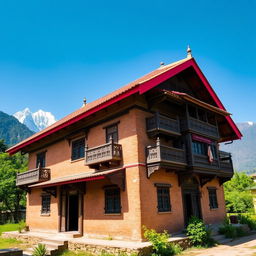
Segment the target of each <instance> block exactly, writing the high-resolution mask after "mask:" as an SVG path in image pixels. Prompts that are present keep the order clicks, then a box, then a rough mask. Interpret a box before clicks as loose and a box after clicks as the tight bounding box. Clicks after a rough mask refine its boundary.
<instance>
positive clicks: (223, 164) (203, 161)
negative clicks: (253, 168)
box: [193, 151, 233, 173]
mask: <svg viewBox="0 0 256 256" xmlns="http://www.w3.org/2000/svg"><path fill="white" fill-rule="evenodd" d="M193 166H195V167H202V168H206V169H215V170H221V171H224V172H231V173H232V172H233V164H232V158H231V154H230V153H227V152H224V151H219V158H218V159H213V161H212V162H210V161H209V158H208V156H204V155H197V154H193Z"/></svg>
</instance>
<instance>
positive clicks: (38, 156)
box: [36, 151, 46, 168]
mask: <svg viewBox="0 0 256 256" xmlns="http://www.w3.org/2000/svg"><path fill="white" fill-rule="evenodd" d="M42 156H43V164H41V159H40V158H41V157H42ZM39 163H40V168H44V167H45V166H46V151H42V152H39V153H37V154H36V168H38V166H39Z"/></svg>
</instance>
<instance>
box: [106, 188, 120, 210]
mask: <svg viewBox="0 0 256 256" xmlns="http://www.w3.org/2000/svg"><path fill="white" fill-rule="evenodd" d="M105 213H106V214H115V213H121V196H120V188H119V187H117V186H115V187H106V188H105Z"/></svg>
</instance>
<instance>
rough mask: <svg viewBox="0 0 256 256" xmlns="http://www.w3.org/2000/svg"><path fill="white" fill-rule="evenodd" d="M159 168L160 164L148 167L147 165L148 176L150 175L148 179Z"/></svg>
mask: <svg viewBox="0 0 256 256" xmlns="http://www.w3.org/2000/svg"><path fill="white" fill-rule="evenodd" d="M159 169H160V165H154V166H148V167H147V177H148V179H149V178H150V176H151V175H152V174H153V173H154V172H155V171H158V170H159Z"/></svg>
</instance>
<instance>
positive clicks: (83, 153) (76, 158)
mask: <svg viewBox="0 0 256 256" xmlns="http://www.w3.org/2000/svg"><path fill="white" fill-rule="evenodd" d="M79 141H83V150H82V153H81V152H80V149H79V151H78V152H79V153H78V156H76V155H75V153H74V150H75V147H74V144H75V143H77V142H79ZM78 146H81V145H78ZM78 146H77V147H78ZM76 153H77V152H76ZM84 157H85V137H84V136H83V137H79V138H76V139H73V140H72V141H71V161H76V160H79V159H83V158H84Z"/></svg>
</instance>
